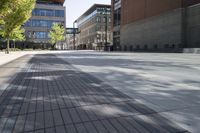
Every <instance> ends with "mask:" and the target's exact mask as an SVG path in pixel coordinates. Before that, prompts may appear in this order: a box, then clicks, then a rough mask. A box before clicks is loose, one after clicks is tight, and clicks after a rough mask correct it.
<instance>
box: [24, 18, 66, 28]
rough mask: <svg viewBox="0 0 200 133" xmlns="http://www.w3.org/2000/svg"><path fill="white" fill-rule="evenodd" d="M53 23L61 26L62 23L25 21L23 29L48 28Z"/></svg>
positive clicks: (35, 20)
mask: <svg viewBox="0 0 200 133" xmlns="http://www.w3.org/2000/svg"><path fill="white" fill-rule="evenodd" d="M53 23H60V24H63V22H58V21H51V20H37V19H34V20H31V19H30V20H29V21H27V22H26V23H25V24H24V26H25V27H48V28H50V27H51V26H52V24H53Z"/></svg>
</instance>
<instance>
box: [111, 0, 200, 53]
mask: <svg viewBox="0 0 200 133" xmlns="http://www.w3.org/2000/svg"><path fill="white" fill-rule="evenodd" d="M199 3H200V0H112V10H113V14H112V25H113V26H112V29H113V46H114V50H124V51H134V50H142V51H144V50H145V51H146V50H149V51H162V50H163V51H171V52H174V51H177V50H180V49H182V48H196V47H200V39H199V38H200V25H199V22H200V13H199V12H200V5H199ZM198 36H199V37H198Z"/></svg>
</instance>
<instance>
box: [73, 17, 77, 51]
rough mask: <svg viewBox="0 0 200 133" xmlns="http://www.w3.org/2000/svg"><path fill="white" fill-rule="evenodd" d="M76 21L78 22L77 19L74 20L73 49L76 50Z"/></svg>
mask: <svg viewBox="0 0 200 133" xmlns="http://www.w3.org/2000/svg"><path fill="white" fill-rule="evenodd" d="M75 23H77V20H75V21H74V23H73V49H74V50H75V47H76V46H75V43H76V33H75V32H76V31H75Z"/></svg>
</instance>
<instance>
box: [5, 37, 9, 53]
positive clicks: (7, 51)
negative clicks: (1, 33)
mask: <svg viewBox="0 0 200 133" xmlns="http://www.w3.org/2000/svg"><path fill="white" fill-rule="evenodd" d="M9 42H10V41H9V39H7V48H6V54H9V47H10V46H9V45H10V43H9Z"/></svg>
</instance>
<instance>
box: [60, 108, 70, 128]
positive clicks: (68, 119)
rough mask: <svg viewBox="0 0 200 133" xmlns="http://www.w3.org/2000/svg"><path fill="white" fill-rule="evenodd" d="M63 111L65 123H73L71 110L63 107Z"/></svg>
mask: <svg viewBox="0 0 200 133" xmlns="http://www.w3.org/2000/svg"><path fill="white" fill-rule="evenodd" d="M61 113H62V117H63V120H64V123H65V124H66V125H67V124H71V123H72V119H71V117H70V114H69V111H68V110H67V109H61Z"/></svg>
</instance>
